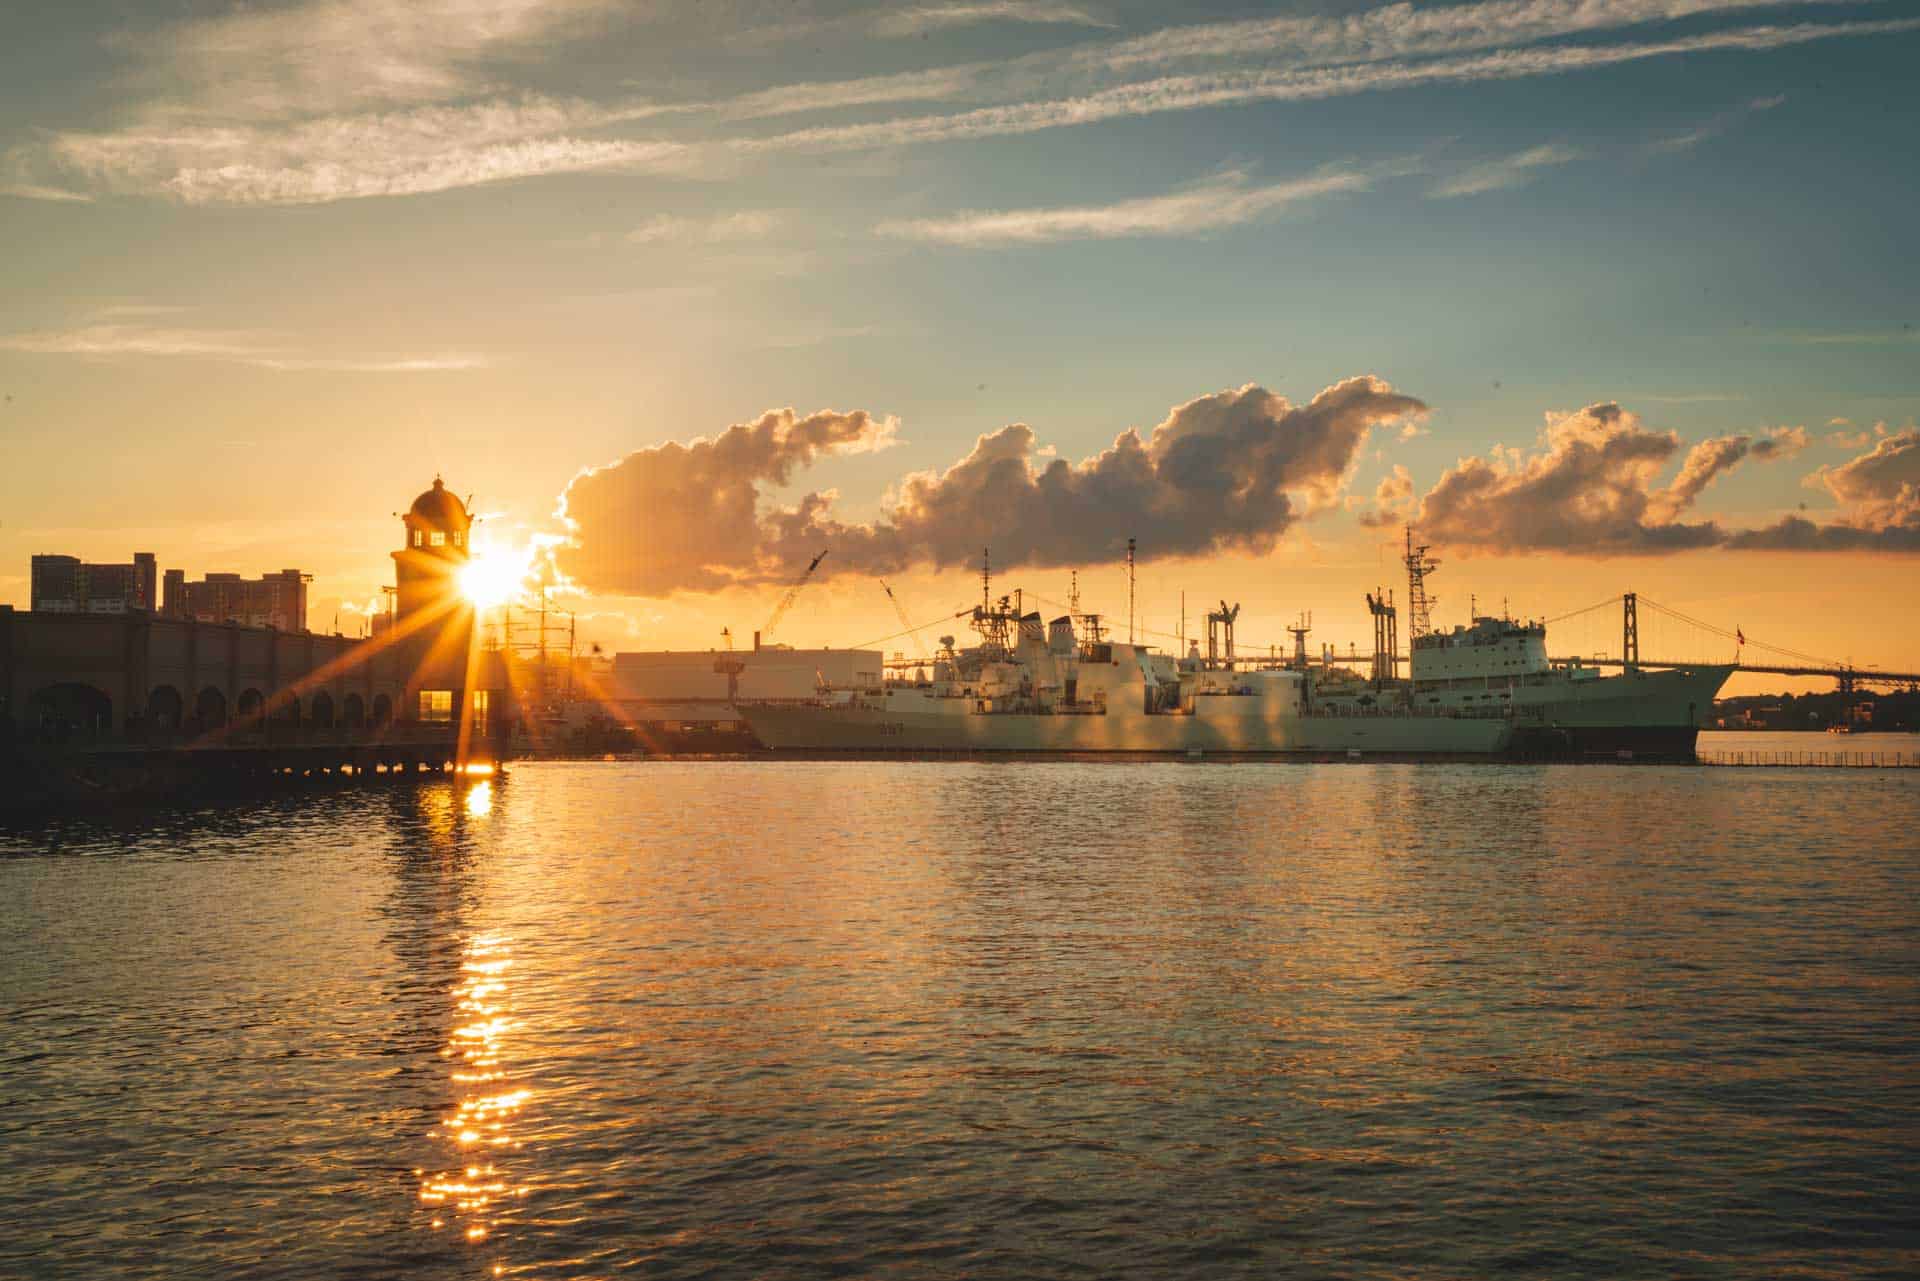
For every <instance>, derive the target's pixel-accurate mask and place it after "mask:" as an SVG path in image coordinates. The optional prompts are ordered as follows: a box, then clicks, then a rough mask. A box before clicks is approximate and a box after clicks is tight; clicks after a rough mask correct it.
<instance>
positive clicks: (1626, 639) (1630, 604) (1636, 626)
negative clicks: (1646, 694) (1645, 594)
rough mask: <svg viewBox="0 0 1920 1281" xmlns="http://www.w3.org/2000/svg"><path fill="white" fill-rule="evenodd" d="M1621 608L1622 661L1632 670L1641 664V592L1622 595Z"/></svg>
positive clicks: (1624, 666) (1625, 666)
mask: <svg viewBox="0 0 1920 1281" xmlns="http://www.w3.org/2000/svg"><path fill="white" fill-rule="evenodd" d="M1620 608H1621V611H1622V612H1621V615H1620V662H1621V665H1622V667H1623V668H1624V670H1626V671H1629V672H1631V671H1633V670H1635V669H1636V668H1638V667H1639V666H1640V593H1638V592H1628V593H1627V594H1626V595H1624V596H1622V597H1621V598H1620Z"/></svg>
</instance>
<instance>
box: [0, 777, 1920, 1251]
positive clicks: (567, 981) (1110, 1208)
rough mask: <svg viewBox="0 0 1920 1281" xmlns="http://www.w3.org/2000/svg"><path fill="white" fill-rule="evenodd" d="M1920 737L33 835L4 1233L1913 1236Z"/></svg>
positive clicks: (178, 1239)
mask: <svg viewBox="0 0 1920 1281" xmlns="http://www.w3.org/2000/svg"><path fill="white" fill-rule="evenodd" d="M1917 846H1920V773H1915V772H1895V771H1854V772H1842V771H1824V772H1822V771H1802V770H1777V769H1769V770H1707V769H1693V770H1685V769H1673V770H1666V769H1650V768H1648V769H1617V768H1606V767H1586V768H1580V767H1574V768H1564V769H1534V768H1506V767H1489V766H1467V767H1436V766H1412V767H1395V766H1263V765H1253V766H1232V767H1227V766H1206V765H1176V764H1166V765H1158V764H1156V765H1076V764H1058V765H1054V764H1018V765H966V764H899V765H875V764H859V763H852V764H696V763H686V764H666V763H655V764H644V763H636V764H598V763H589V764H544V765H523V766H520V767H518V768H516V769H515V770H514V772H513V774H512V776H511V777H510V778H508V779H506V780H504V781H502V782H499V783H497V784H494V785H493V786H492V787H490V788H482V789H480V790H477V791H471V792H469V791H468V790H467V789H466V788H464V787H455V786H451V785H447V784H432V785H427V786H425V787H422V788H420V789H419V790H404V789H394V790H381V789H377V788H370V789H369V790H366V791H361V792H344V793H337V794H332V795H317V796H311V797H306V798H302V799H299V800H297V801H287V802H283V803H277V804H272V805H263V806H260V807H257V808H246V809H229V810H225V811H219V812H208V813H202V814H199V815H194V816H188V817H176V818H170V819H164V820H156V821H154V822H152V823H151V824H149V825H147V826H146V827H145V828H144V829H139V828H131V827H119V828H116V827H107V826H86V825H71V826H68V827H67V828H65V829H64V830H62V831H59V832H55V833H49V832H39V833H16V834H14V835H11V836H0V1105H3V1106H0V1275H5V1276H9V1277H11V1276H22V1277H63V1276H70V1277H89V1278H91V1277H167V1278H176V1277H248V1278H252V1277H303V1278H304V1277H313V1278H321V1277H326V1278H332V1277H388V1276H410V1277H413V1276H420V1277H482V1278H484V1277H491V1276H494V1275H502V1276H512V1277H592V1276H605V1275H609V1274H612V1273H617V1272H623V1271H631V1272H634V1273H636V1274H639V1275H646V1276H660V1277H679V1276H689V1277H691V1276H715V1277H813V1276H838V1275H865V1276H889V1277H920V1276H927V1277H931V1276H940V1277H946V1276H968V1277H1056V1276H1058V1277H1069V1276H1117V1275H1125V1276H1199V1277H1213V1276H1223V1275H1236V1274H1237V1275H1248V1276H1254V1275H1258V1276H1267V1275H1300V1276H1382V1277H1387V1276H1391V1277H1411V1276H1439V1277H1447V1276H1463V1277H1464V1276H1487V1275H1493V1274H1509V1275H1537V1276H1593V1277H1623V1276H1692V1275H1714V1276H1741V1277H1789V1276H1821V1277H1843V1276H1844V1277H1854V1276H1866V1275H1884V1276H1911V1275H1913V1274H1914V1273H1915V1272H1916V1270H1920V1226H1917V1225H1920V1215H1917V1214H1916V1209H1917V1208H1920V1195H1917V1194H1920V1131H1917V1129H1916V1124H1917V1122H1916V1117H1917V1116H1920V1111H1917V1109H1920V1065H1917V1061H1916V1054H1917V1053H1920V893H1917V892H1920V850H1917V848H1916V847H1917Z"/></svg>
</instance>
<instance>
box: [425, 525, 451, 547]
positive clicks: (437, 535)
mask: <svg viewBox="0 0 1920 1281" xmlns="http://www.w3.org/2000/svg"><path fill="white" fill-rule="evenodd" d="M428 541H429V542H431V543H432V544H433V546H435V547H442V546H445V545H446V541H447V536H446V534H445V532H443V531H441V530H438V529H436V530H434V531H433V533H432V535H431V536H430V537H429V539H428Z"/></svg>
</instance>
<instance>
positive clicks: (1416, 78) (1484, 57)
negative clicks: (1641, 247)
mask: <svg viewBox="0 0 1920 1281" xmlns="http://www.w3.org/2000/svg"><path fill="white" fill-rule="evenodd" d="M1913 30H1920V18H1899V19H1888V20H1885V21H1878V22H1843V23H1824V24H1822V23H1800V24H1797V25H1794V26H1767V27H1743V28H1740V29H1737V30H1732V31H1716V32H1710V33H1705V34H1702V35H1696V36H1686V37H1682V38H1678V39H1674V40H1668V41H1662V42H1659V43H1651V44H1617V45H1550V46H1541V47H1531V48H1521V49H1501V50H1497V51H1494V52H1491V53H1484V54H1477V55H1474V56H1472V57H1466V58H1438V59H1431V60H1427V61H1422V62H1380V63H1366V64H1359V65H1351V66H1337V67H1321V68H1314V69H1310V70H1304V71H1300V70H1273V71H1262V70H1253V71H1241V70H1233V71H1218V72H1208V73H1205V74H1198V75H1186V76H1165V77H1161V78H1159V79H1155V80H1146V81H1138V82H1135V83H1131V84H1124V85H1118V86H1114V87H1112V88H1108V89H1103V90H1100V91H1097V92H1093V93H1088V94H1085V95H1082V96H1080V97H1076V98H1059V99H1053V100H1049V101H1035V102H1020V103H1012V104H1008V105H1005V106H994V107H981V108H978V109H975V110H972V111H962V112H955V113H950V114H945V115H928V116H911V117H903V118H897V119H893V120H882V121H875V122H869V123H864V124H850V125H829V126H819V127H815V128H810V129H800V130H794V131H792V132H789V133H785V134H776V135H772V136H769V137H762V138H747V139H737V140H735V141H734V142H733V143H732V144H731V145H732V147H733V148H734V149H735V150H737V151H740V152H744V153H749V154H751V153H757V152H784V151H803V152H831V151H853V150H861V149H865V148H869V147H888V146H907V145H914V144H924V143H932V142H951V141H960V140H976V139H983V138H996V137H1008V136H1013V135H1019V134H1028V133H1037V132H1040V131H1042V130H1047V129H1060V128H1066V127H1070V126H1075V125H1087V124H1096V123H1099V122H1102V121H1108V120H1121V119H1127V118H1133V117H1140V116H1151V115H1159V114H1162V113H1165V112H1170V111H1193V110H1199V109H1202V108H1207V107H1226V106H1238V105H1245V104H1249V103H1256V102H1304V101H1312V100H1318V99H1326V98H1336V97H1347V96H1351V95H1354V94H1362V93H1377V92H1384V91H1388V90H1393V89H1409V88H1419V87H1423V86H1428V85H1444V84H1478V83H1487V82H1494V81H1507V80H1521V79H1529V78H1532V77H1536V76H1548V75H1558V74H1564V73H1568V72H1576V71H1585V70H1593V69H1598V68H1602V67H1609V66H1617V65H1620V64H1623V63H1628V62H1637V61H1642V60H1645V59H1648V58H1659V57H1670V56H1673V55H1676V54H1688V53H1705V52H1710V51H1714V50H1723V49H1726V50H1734V49H1737V50H1746V51H1764V50H1770V49H1779V48H1786V47H1788V46H1791V45H1797V44H1805V43H1807V42H1809V41H1814V40H1824V39H1831V38H1834V37H1839V36H1865V35H1888V34H1893V33H1896V32H1905V31H1913Z"/></svg>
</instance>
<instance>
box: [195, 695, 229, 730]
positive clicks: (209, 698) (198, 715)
mask: <svg viewBox="0 0 1920 1281" xmlns="http://www.w3.org/2000/svg"><path fill="white" fill-rule="evenodd" d="M193 719H195V720H196V721H199V722H200V728H202V729H219V728H220V727H221V726H222V725H225V724H226V723H227V696H226V695H225V694H222V693H221V692H220V691H219V690H217V689H215V688H214V687H213V686H211V685H209V686H207V687H206V688H205V689H203V690H201V691H200V697H198V698H196V699H194V700H193Z"/></svg>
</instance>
